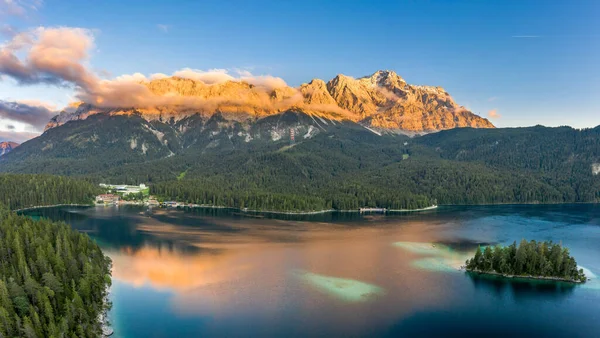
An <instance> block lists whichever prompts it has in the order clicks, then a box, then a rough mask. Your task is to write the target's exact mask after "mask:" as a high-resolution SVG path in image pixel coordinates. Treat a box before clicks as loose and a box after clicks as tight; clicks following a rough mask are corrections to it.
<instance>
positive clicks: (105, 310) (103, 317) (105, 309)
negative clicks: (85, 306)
mask: <svg viewBox="0 0 600 338" xmlns="http://www.w3.org/2000/svg"><path fill="white" fill-rule="evenodd" d="M110 271H111V283H110V284H108V285H105V286H104V297H103V299H102V303H103V304H102V312H100V314H98V322H100V330H101V333H102V337H104V338H107V337H110V336H112V335H113V334H114V333H115V331H114V329H113V327H112V325H111V324H112V323H110V321H109V320H108V314H109V312H110V310H111V308H112V303H111V301H110V297H109V296H110V289H111V288H112V263H111V264H110Z"/></svg>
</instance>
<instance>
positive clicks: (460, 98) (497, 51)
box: [0, 0, 600, 128]
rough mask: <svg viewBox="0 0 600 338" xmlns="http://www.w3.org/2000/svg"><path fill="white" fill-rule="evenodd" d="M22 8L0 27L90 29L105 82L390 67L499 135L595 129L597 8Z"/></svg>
mask: <svg viewBox="0 0 600 338" xmlns="http://www.w3.org/2000/svg"><path fill="white" fill-rule="evenodd" d="M6 1H8V0H0V3H2V2H6ZM12 1H17V0H12ZM23 1H25V0H23ZM32 3H33V4H35V5H36V6H35V7H36V9H31V8H29V7H27V8H26V9H27V13H26V14H25V15H6V13H5V15H4V16H0V26H1V25H2V22H3V21H4V22H5V23H6V24H10V25H11V26H12V27H14V28H15V29H17V30H20V31H24V30H27V29H31V28H34V27H37V26H44V27H56V26H66V27H82V28H86V29H90V30H92V32H93V34H94V37H95V47H94V50H93V52H92V55H91V58H90V60H89V61H88V63H89V66H90V68H91V69H93V70H94V71H96V72H98V73H102V74H106V73H107V74H110V76H111V77H116V76H119V75H122V74H132V73H135V72H140V73H143V74H146V75H148V74H152V73H159V72H160V73H166V74H171V73H173V72H174V71H176V70H179V69H182V68H185V67H190V68H194V69H204V70H205V69H212V68H225V69H233V68H241V69H247V70H250V71H251V72H252V73H253V74H270V75H273V76H278V77H281V78H283V79H284V80H285V81H286V82H287V83H288V84H290V85H292V86H297V85H299V84H301V83H303V82H308V81H310V80H311V79H312V78H315V77H317V78H322V79H325V80H328V79H330V78H332V77H334V76H335V75H336V74H338V73H343V74H346V75H351V76H355V77H359V76H364V75H368V74H371V73H373V72H375V71H376V70H379V69H390V70H394V71H396V72H397V73H398V74H399V75H401V76H402V77H404V78H405V79H406V80H407V81H408V82H409V83H413V84H427V85H439V86H442V87H444V88H445V89H446V90H447V91H448V92H449V93H450V94H451V95H452V96H453V97H454V99H455V100H456V101H457V102H458V103H459V104H462V105H465V106H467V107H468V108H469V109H471V110H472V111H473V112H475V113H477V114H479V115H482V116H485V117H487V116H488V113H489V111H491V110H496V111H497V113H498V114H499V115H500V116H501V117H499V118H495V119H493V120H492V121H493V123H494V124H496V125H497V126H500V127H505V126H530V125H535V124H543V125H548V126H557V125H571V126H574V127H578V128H583V127H593V126H596V125H599V124H600V104H599V103H598V102H599V101H598V99H597V98H596V97H597V95H596V94H597V93H598V92H599V90H600V65H599V63H598V60H599V59H600V58H599V57H600V43H599V41H600V20H598V19H597V17H598V15H600V2H599V1H594V0H589V1H585V0H580V1H579V0H572V1H562V0H552V1H528V0H523V1H492V0H486V1H484V0H481V1H479V0H470V1H467V0H462V1H452V0H421V1H417V0H407V1H344V2H341V1H340V2H338V1H328V2H325V1H294V2H292V1H173V0H172V1H140V0H134V1H124V0H121V1H113V0H103V1H61V0H45V1H43V2H41V1H39V0H37V1H35V0H34V1H28V2H24V4H32ZM23 7H25V6H23ZM0 8H1V7H0ZM2 39H4V38H3V37H0V41H2ZM71 96H72V90H71V89H69V88H57V87H55V86H49V85H35V86H21V85H18V84H16V82H15V81H14V80H11V79H10V78H8V77H6V76H4V77H3V78H2V80H0V100H41V101H44V102H51V103H53V104H55V105H56V106H62V105H65V104H66V103H68V101H69V100H70V99H71Z"/></svg>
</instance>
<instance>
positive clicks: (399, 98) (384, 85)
mask: <svg viewBox="0 0 600 338" xmlns="http://www.w3.org/2000/svg"><path fill="white" fill-rule="evenodd" d="M142 83H143V84H144V86H143V87H142V89H141V92H140V93H139V95H137V96H132V97H131V98H125V100H127V101H128V102H129V101H130V102H131V106H129V107H110V105H109V106H106V104H107V103H103V102H97V103H96V104H90V103H78V104H74V105H72V106H70V107H68V108H67V109H65V110H64V111H62V112H61V113H60V114H59V115H57V116H55V117H54V118H52V120H51V121H50V122H49V123H48V125H47V126H46V130H48V129H50V128H53V127H56V126H59V125H61V124H64V123H66V122H68V121H71V120H80V119H85V118H87V117H88V116H90V115H93V114H98V113H103V114H112V115H122V114H125V115H127V114H134V113H139V114H141V116H142V117H144V118H145V119H146V120H149V121H151V120H157V119H160V120H167V119H174V120H175V121H177V120H180V119H182V118H185V117H189V116H191V115H194V114H200V115H206V116H210V115H212V114H215V113H218V112H220V113H224V114H227V115H228V118H230V119H235V120H246V119H258V118H261V117H265V116H269V115H275V114H279V113H283V112H285V111H288V110H296V111H302V112H304V113H307V114H309V115H314V116H320V117H324V118H328V119H332V120H336V121H342V120H349V121H352V122H356V123H360V124H362V125H365V126H368V127H374V128H381V129H389V130H404V131H409V132H417V133H427V132H433V131H438V130H444V129H451V128H457V127H473V128H494V125H493V124H492V123H491V122H490V121H489V120H487V119H485V118H482V117H480V116H478V115H476V114H474V113H472V112H471V111H469V110H468V109H466V108H465V107H463V106H460V105H458V104H457V103H456V102H455V101H454V100H453V98H452V97H451V96H450V95H449V94H448V93H447V92H446V91H445V90H444V89H443V88H441V87H433V86H420V85H411V84H408V83H407V82H406V81H405V80H404V79H403V78H402V77H400V76H399V75H397V74H396V73H395V72H393V71H387V70H386V71H377V72H375V73H373V74H372V75H370V76H365V77H361V78H358V79H355V78H353V77H350V76H346V75H342V74H339V75H337V76H336V77H334V78H333V79H331V80H329V81H328V82H325V81H324V80H321V79H313V80H311V81H310V82H308V83H303V84H302V85H300V86H299V87H297V88H292V87H288V86H283V85H274V86H267V85H257V84H250V83H248V82H244V81H233V80H230V81H225V82H220V83H214V84H206V83H203V82H202V81H198V80H192V79H187V78H181V77H168V78H160V79H154V80H150V81H147V82H142Z"/></svg>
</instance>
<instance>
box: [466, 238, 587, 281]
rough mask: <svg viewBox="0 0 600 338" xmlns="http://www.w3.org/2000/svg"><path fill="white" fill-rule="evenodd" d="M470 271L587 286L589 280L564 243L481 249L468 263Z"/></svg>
mask: <svg viewBox="0 0 600 338" xmlns="http://www.w3.org/2000/svg"><path fill="white" fill-rule="evenodd" d="M465 268H466V270H467V271H468V272H473V273H478V274H489V275H499V276H502V277H507V278H529V279H544V280H554V281H562V282H570V283H584V282H586V281H587V278H586V276H585V274H584V272H583V269H578V268H577V262H576V261H575V259H574V258H573V257H572V256H571V255H570V253H569V249H567V248H565V247H563V246H562V245H560V244H556V243H553V242H552V241H548V242H536V241H533V240H532V241H530V242H527V241H526V240H522V241H521V243H519V245H518V246H517V242H516V241H515V242H514V243H513V244H511V245H509V246H506V247H502V246H499V245H497V246H495V247H493V248H492V247H490V246H487V247H485V249H484V250H482V249H481V247H480V248H478V250H477V251H476V252H475V257H473V258H471V259H468V260H467V261H466V267H465Z"/></svg>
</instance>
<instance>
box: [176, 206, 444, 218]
mask: <svg viewBox="0 0 600 338" xmlns="http://www.w3.org/2000/svg"><path fill="white" fill-rule="evenodd" d="M166 208H191V209H230V210H235V211H239V212H244V213H257V214H276V215H320V214H327V213H336V212H339V213H359V214H364V213H377V214H386V213H396V212H418V211H427V210H435V209H437V208H438V206H437V205H431V206H428V207H425V208H419V209H385V208H382V209H378V208H377V209H375V208H359V209H356V210H336V209H324V210H314V211H274V210H254V209H247V208H243V209H242V208H236V207H225V206H216V205H197V204H191V205H189V204H188V205H185V204H184V203H182V205H177V206H175V207H168V206H167V207H166ZM365 209H366V210H365ZM371 209H372V210H371Z"/></svg>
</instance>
